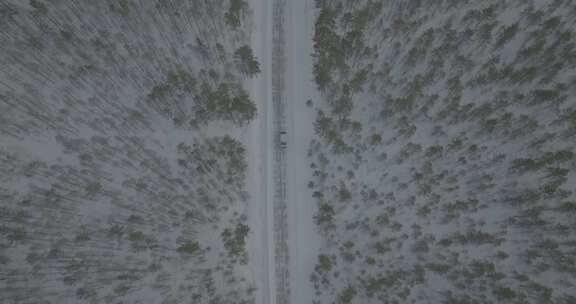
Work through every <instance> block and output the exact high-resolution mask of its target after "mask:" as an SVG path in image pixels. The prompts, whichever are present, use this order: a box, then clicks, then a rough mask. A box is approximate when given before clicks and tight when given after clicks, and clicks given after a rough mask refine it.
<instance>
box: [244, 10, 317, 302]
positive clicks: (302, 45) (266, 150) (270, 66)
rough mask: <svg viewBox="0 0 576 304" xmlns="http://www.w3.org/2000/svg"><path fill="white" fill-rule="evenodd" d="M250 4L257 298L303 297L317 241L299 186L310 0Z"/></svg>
mask: <svg viewBox="0 0 576 304" xmlns="http://www.w3.org/2000/svg"><path fill="white" fill-rule="evenodd" d="M252 7H253V8H254V17H255V18H254V20H255V23H256V24H255V34H254V38H253V41H252V43H253V49H254V52H255V54H256V56H257V57H258V58H259V60H260V62H261V70H262V73H261V74H260V76H259V77H258V78H257V79H256V80H255V82H254V87H253V97H254V98H255V100H256V103H257V105H258V109H259V115H258V118H257V120H256V123H255V124H253V129H252V143H251V145H252V147H250V148H249V151H251V159H252V163H253V164H256V167H257V170H255V171H254V172H252V173H253V174H254V177H253V178H252V187H251V189H250V191H251V193H253V198H254V199H253V200H252V201H253V203H252V206H251V208H250V209H251V213H250V215H251V217H252V220H251V225H252V227H254V229H253V230H254V233H253V238H252V243H251V248H252V251H253V252H252V254H251V258H252V261H253V262H252V267H253V268H255V270H254V271H253V273H254V275H255V278H256V284H257V288H258V290H259V291H258V292H257V303H261V304H288V303H295V304H300V303H311V302H312V299H313V295H314V290H313V287H312V286H311V284H310V283H309V276H310V271H311V269H313V267H314V262H315V260H316V256H317V253H316V251H317V246H318V242H319V240H320V239H319V238H318V237H317V236H316V234H315V227H314V224H313V221H312V215H313V212H314V204H313V201H312V200H311V198H312V193H310V190H309V189H308V187H307V185H306V180H307V179H309V173H310V172H309V168H308V165H307V163H308V158H307V148H308V144H309V143H310V140H311V138H312V121H313V111H312V110H311V109H309V108H307V107H306V100H307V99H315V98H316V97H317V92H316V89H315V85H314V82H313V79H312V57H311V54H312V33H313V29H314V26H313V20H314V9H313V8H314V7H313V0H272V1H268V0H252ZM281 131H287V133H288V136H287V138H288V145H287V147H282V145H281V144H280V140H279V133H280V132H281ZM255 146H257V147H258V148H255ZM252 167H254V166H252ZM255 251H256V252H255Z"/></svg>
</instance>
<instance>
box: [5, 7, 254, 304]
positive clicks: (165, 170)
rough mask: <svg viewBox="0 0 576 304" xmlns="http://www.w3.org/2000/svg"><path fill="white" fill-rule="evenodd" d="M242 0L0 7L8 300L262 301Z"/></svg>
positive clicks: (249, 62) (8, 303) (13, 303)
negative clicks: (249, 212)
mask: <svg viewBox="0 0 576 304" xmlns="http://www.w3.org/2000/svg"><path fill="white" fill-rule="evenodd" d="M251 27H252V13H251V8H250V7H249V6H248V3H247V2H246V1H243V0H230V1H209V0H172V1H156V0H151V1H133V0H104V1H83V0H50V1H46V0H29V1H28V0H25V1H20V0H0V67H1V68H0V303H5V304H20V303H38V304H40V303H42V304H44V303H46V304H48V303H54V304H56V303H59V304H60V303H144V304H148V303H165V304H169V303H175V304H176V303H214V304H216V303H217V304H221V303H254V296H253V292H254V289H255V286H254V282H253V281H252V280H251V278H250V276H249V275H246V272H247V267H248V266H247V265H248V264H249V261H248V254H247V252H246V247H245V243H246V237H247V235H248V234H249V233H250V227H248V225H247V224H246V215H245V210H246V204H247V203H248V201H249V199H250V198H249V195H248V193H247V192H246V189H245V176H246V168H247V163H246V158H245V150H246V147H245V146H244V145H243V144H242V143H241V142H240V141H239V140H238V139H237V138H235V137H234V136H233V134H232V133H230V132H229V131H230V130H233V129H237V128H239V127H243V126H245V125H247V124H248V123H249V122H250V121H251V120H253V119H254V117H255V116H256V115H257V110H256V106H255V104H254V102H253V101H252V100H251V99H250V97H249V94H248V89H247V87H246V82H247V80H249V79H250V78H251V77H253V76H254V75H256V74H258V73H259V72H260V70H259V63H258V61H257V59H256V58H255V57H254V54H253V53H252V49H251V48H250V35H251V32H250V28H251Z"/></svg>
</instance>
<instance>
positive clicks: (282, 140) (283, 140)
mask: <svg viewBox="0 0 576 304" xmlns="http://www.w3.org/2000/svg"><path fill="white" fill-rule="evenodd" d="M278 141H279V142H280V147H281V148H286V146H287V142H288V141H287V139H286V131H280V134H279V135H278Z"/></svg>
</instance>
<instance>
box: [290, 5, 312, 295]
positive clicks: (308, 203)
mask: <svg viewBox="0 0 576 304" xmlns="http://www.w3.org/2000/svg"><path fill="white" fill-rule="evenodd" d="M286 14H287V16H286V19H285V20H286V25H285V29H286V35H287V47H286V55H287V75H286V81H287V83H286V87H287V90H286V94H287V107H286V110H287V118H288V121H287V122H288V124H287V128H288V133H289V137H288V149H287V168H288V171H287V183H288V185H287V188H288V189H287V197H288V199H287V202H288V247H289V256H290V303H311V302H312V299H313V295H314V288H313V286H312V284H311V283H310V280H309V278H310V273H311V269H313V268H314V263H315V262H316V257H317V255H318V254H317V252H318V247H319V246H320V238H319V236H318V235H317V234H316V229H315V226H314V223H313V219H312V215H313V213H314V209H315V203H314V201H313V199H312V191H311V190H310V189H309V188H308V187H307V182H308V180H310V172H311V170H310V167H309V165H310V164H309V162H308V161H307V160H308V157H307V152H308V147H309V143H310V141H311V139H312V136H313V127H312V122H313V120H314V115H313V114H314V113H313V111H312V110H311V108H309V107H307V106H306V101H307V100H308V99H312V100H316V99H317V97H318V93H317V91H316V85H315V83H314V79H313V74H312V67H313V62H312V56H311V54H312V52H313V46H312V35H313V31H314V1H312V0H290V1H287V8H286Z"/></svg>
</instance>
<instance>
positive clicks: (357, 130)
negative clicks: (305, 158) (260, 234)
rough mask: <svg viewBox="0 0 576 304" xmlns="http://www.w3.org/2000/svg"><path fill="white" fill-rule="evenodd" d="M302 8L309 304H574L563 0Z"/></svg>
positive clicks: (574, 173)
mask: <svg viewBox="0 0 576 304" xmlns="http://www.w3.org/2000/svg"><path fill="white" fill-rule="evenodd" d="M315 5H316V9H317V13H316V20H315V29H314V37H313V39H314V62H315V63H314V79H315V81H316V84H317V86H318V88H319V90H320V91H321V92H322V98H321V100H314V101H312V100H311V101H308V105H309V107H310V108H311V110H314V111H315V112H316V121H315V123H314V131H315V134H316V136H315V139H314V140H313V141H312V142H311V144H310V149H309V157H310V159H309V163H310V168H311V174H310V181H309V184H308V185H309V187H310V188H311V189H313V190H314V192H313V193H314V200H315V204H316V205H317V212H316V214H315V215H314V221H315V223H316V227H317V229H318V231H319V233H320V234H321V235H322V238H323V245H322V249H321V252H320V254H319V255H318V256H317V258H316V259H317V261H316V266H315V267H314V269H313V270H312V271H311V272H312V273H311V275H310V282H311V284H314V287H315V290H316V300H315V303H342V304H344V303H454V304H455V303H458V304H464V303H467V304H472V303H538V304H542V303H556V304H561V303H564V304H569V303H576V286H575V284H576V279H575V278H576V277H575V275H576V260H575V257H576V237H575V233H576V221H575V215H576V194H575V193H574V190H575V189H574V185H576V180H575V179H576V170H575V169H576V156H575V154H574V148H575V146H576V99H575V98H576V76H575V75H574V71H575V67H576V37H575V33H574V31H573V30H574V29H575V28H576V18H575V16H576V3H575V2H574V1H570V0H525V1H524V0H523V1H512V0H511V1H500V0H487V1H472V0H458V1H456V0H444V1H422V0H405V1H399V0H384V1H373V0H362V1H357V0H334V1H328V0H316V1H315ZM299 102H303V101H299Z"/></svg>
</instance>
